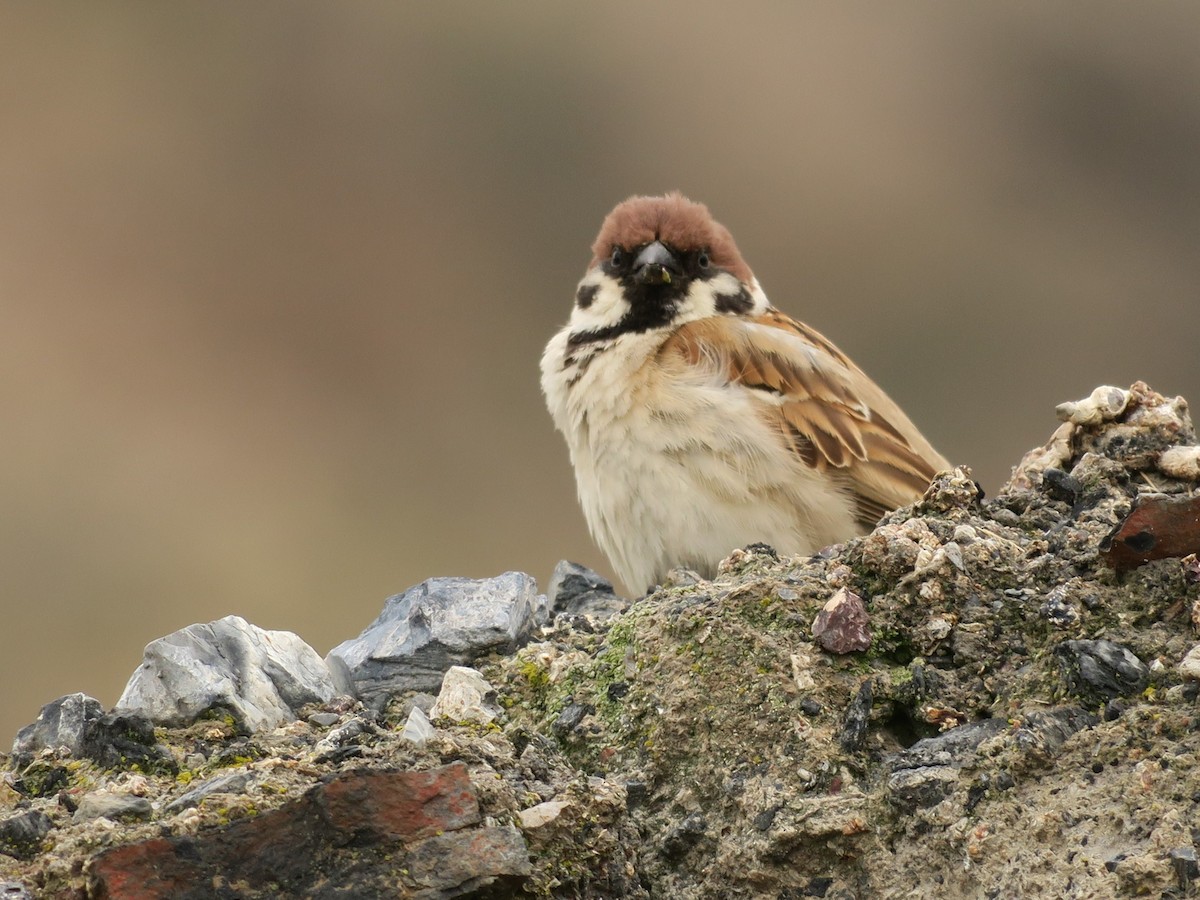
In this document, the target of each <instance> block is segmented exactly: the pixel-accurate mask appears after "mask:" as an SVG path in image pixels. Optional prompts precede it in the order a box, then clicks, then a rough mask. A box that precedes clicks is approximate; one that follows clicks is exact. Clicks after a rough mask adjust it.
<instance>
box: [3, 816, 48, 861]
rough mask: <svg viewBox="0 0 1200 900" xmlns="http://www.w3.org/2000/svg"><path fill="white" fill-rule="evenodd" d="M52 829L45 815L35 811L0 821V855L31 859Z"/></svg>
mask: <svg viewBox="0 0 1200 900" xmlns="http://www.w3.org/2000/svg"><path fill="white" fill-rule="evenodd" d="M53 828H54V823H53V822H52V821H50V817H49V816H47V815H46V814H45V813H43V812H40V811H39V810H36V809H31V810H28V811H26V812H21V813H17V814H16V815H15V816H9V817H8V818H7V819H2V820H0V853H3V854H5V855H7V856H13V857H16V858H17V859H31V858H32V857H34V856H36V855H37V853H38V852H39V851H40V850H41V848H42V839H43V838H44V837H46V835H48V834H49V833H50V831H51V829H53Z"/></svg>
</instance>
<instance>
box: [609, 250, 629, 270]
mask: <svg viewBox="0 0 1200 900" xmlns="http://www.w3.org/2000/svg"><path fill="white" fill-rule="evenodd" d="M608 261H609V262H610V263H611V264H612V265H613V267H614V268H619V267H620V265H621V263H623V262H624V261H625V254H624V253H622V252H621V248H620V247H613V252H612V256H610V257H609V258H608Z"/></svg>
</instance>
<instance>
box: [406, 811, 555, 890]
mask: <svg viewBox="0 0 1200 900" xmlns="http://www.w3.org/2000/svg"><path fill="white" fill-rule="evenodd" d="M407 868H408V873H409V877H411V878H412V880H413V881H415V882H416V883H417V885H418V886H419V887H420V888H422V890H420V891H419V893H418V894H417V896H418V897H421V898H429V900H433V898H443V897H444V898H447V900H448V898H450V897H463V896H494V897H515V896H517V894H518V890H517V887H518V886H519V885H520V884H521V879H522V877H523V876H525V875H528V874H529V873H530V872H531V871H532V870H533V867H532V866H531V865H530V862H529V848H528V847H527V846H526V844H525V838H524V836H523V835H522V834H521V832H520V831H519V830H517V829H516V828H514V827H512V826H511V825H505V826H500V827H488V828H479V829H473V830H470V831H452V832H449V833H447V834H440V835H438V836H436V837H431V838H428V839H427V840H424V841H421V842H419V843H417V844H414V845H413V846H412V847H411V848H410V849H409V856H408V862H407Z"/></svg>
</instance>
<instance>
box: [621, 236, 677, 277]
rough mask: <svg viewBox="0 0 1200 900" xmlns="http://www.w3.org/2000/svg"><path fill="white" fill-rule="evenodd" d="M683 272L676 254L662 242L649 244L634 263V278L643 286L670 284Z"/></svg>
mask: <svg viewBox="0 0 1200 900" xmlns="http://www.w3.org/2000/svg"><path fill="white" fill-rule="evenodd" d="M682 271H683V270H682V269H681V268H680V266H679V260H678V259H676V258H675V254H674V253H672V252H671V251H670V250H668V249H667V248H666V246H664V245H663V244H662V242H661V241H655V242H654V243H652V244H647V245H646V246H645V247H643V248H642V249H641V251H640V252H639V253H638V255H637V257H636V258H635V259H634V261H633V276H634V278H636V279H637V280H638V281H639V282H641V283H642V284H670V283H671V281H672V279H673V278H674V277H675V276H676V275H679V274H681V273H682Z"/></svg>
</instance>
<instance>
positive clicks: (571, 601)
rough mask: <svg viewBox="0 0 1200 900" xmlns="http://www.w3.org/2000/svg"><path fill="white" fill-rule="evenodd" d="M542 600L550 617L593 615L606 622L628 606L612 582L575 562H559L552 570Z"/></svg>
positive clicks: (627, 602)
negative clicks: (548, 605)
mask: <svg viewBox="0 0 1200 900" xmlns="http://www.w3.org/2000/svg"><path fill="white" fill-rule="evenodd" d="M546 598H547V600H548V601H549V603H550V612H551V614H552V615H558V614H560V613H565V614H566V615H571V616H583V615H587V616H594V617H596V618H598V619H607V618H609V617H611V616H613V615H616V614H617V613H619V612H621V611H622V610H624V609H625V608H627V607H628V606H629V601H628V600H626V599H624V598H623V597H618V596H617V593H616V591H615V590H614V589H613V586H612V582H610V581H609V580H608V579H606V578H604V577H603V576H602V575H600V574H598V573H596V572H593V571H592V570H591V569H589V568H587V567H586V566H581V565H580V564H579V563H573V562H568V561H567V560H565V559H564V560H562V561H560V562H559V563H558V565H556V566H555V567H554V573H553V574H552V575H551V576H550V584H549V586H548V587H547V588H546Z"/></svg>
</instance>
